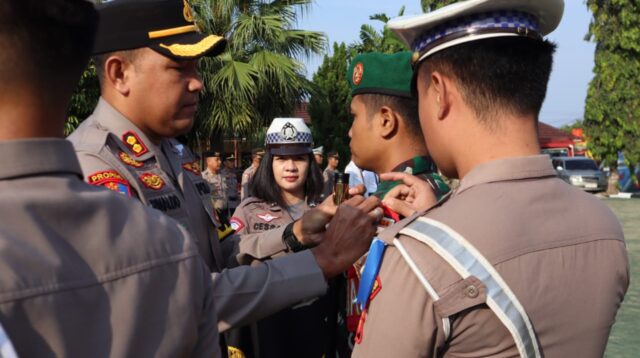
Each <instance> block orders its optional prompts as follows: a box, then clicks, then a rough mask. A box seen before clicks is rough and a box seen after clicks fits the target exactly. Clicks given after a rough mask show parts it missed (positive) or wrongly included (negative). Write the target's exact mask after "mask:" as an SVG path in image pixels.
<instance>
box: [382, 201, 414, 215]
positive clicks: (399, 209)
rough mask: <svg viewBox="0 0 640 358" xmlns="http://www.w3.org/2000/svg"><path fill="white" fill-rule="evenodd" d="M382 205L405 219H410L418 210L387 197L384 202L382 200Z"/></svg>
mask: <svg viewBox="0 0 640 358" xmlns="http://www.w3.org/2000/svg"><path fill="white" fill-rule="evenodd" d="M382 203H383V204H384V205H386V206H387V207H389V209H391V210H393V211H395V212H396V213H398V214H400V215H401V216H404V217H409V216H411V215H413V214H414V213H415V212H416V210H415V209H414V208H413V207H412V206H410V205H408V204H407V203H405V202H404V201H402V200H398V199H396V198H388V197H385V198H384V200H382Z"/></svg>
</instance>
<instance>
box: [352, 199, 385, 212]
mask: <svg viewBox="0 0 640 358" xmlns="http://www.w3.org/2000/svg"><path fill="white" fill-rule="evenodd" d="M379 205H380V199H378V198H377V197H375V196H370V197H368V198H367V200H364V201H363V202H362V203H360V205H358V206H357V208H358V209H360V210H362V211H364V212H365V213H368V212H370V211H372V210H373V209H375V208H376V207H378V206H379Z"/></svg>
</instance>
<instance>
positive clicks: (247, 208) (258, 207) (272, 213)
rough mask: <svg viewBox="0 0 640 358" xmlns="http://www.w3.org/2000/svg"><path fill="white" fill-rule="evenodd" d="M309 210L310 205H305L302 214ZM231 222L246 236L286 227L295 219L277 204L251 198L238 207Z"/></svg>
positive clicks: (238, 231)
mask: <svg viewBox="0 0 640 358" xmlns="http://www.w3.org/2000/svg"><path fill="white" fill-rule="evenodd" d="M309 208H310V207H309V205H307V204H306V203H304V206H303V207H302V208H301V210H300V212H301V213H303V212H305V211H307V210H309ZM229 221H230V223H231V225H232V227H233V228H234V230H236V232H237V233H239V234H245V233H261V232H265V231H268V230H272V229H276V228H279V227H285V226H287V224H289V223H291V222H293V221H295V219H294V218H293V217H291V214H290V213H289V212H288V211H287V210H286V209H283V208H281V207H280V206H279V205H277V204H275V203H273V204H270V203H267V202H265V201H264V200H262V199H258V198H255V197H249V198H247V199H246V200H244V201H243V202H242V204H240V206H238V208H237V209H236V211H235V212H234V213H233V217H232V218H231V219H230V220H229Z"/></svg>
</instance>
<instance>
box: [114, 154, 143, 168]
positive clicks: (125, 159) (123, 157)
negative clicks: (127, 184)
mask: <svg viewBox="0 0 640 358" xmlns="http://www.w3.org/2000/svg"><path fill="white" fill-rule="evenodd" d="M118 158H120V160H121V161H122V162H123V163H124V164H126V165H130V166H132V167H134V168H140V167H142V166H144V164H143V163H142V162H139V161H137V160H135V159H133V158H131V156H130V155H129V154H127V153H125V152H120V153H118Z"/></svg>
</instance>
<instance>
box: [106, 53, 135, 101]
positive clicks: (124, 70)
mask: <svg viewBox="0 0 640 358" xmlns="http://www.w3.org/2000/svg"><path fill="white" fill-rule="evenodd" d="M131 71H133V64H132V63H131V62H130V61H129V60H128V59H126V58H124V57H122V56H118V55H113V56H109V58H107V60H106V61H105V63H104V79H103V80H104V82H105V84H106V85H107V86H109V87H111V88H113V89H114V90H115V91H116V92H118V93H120V94H121V95H123V96H128V95H129V92H130V91H131V86H130V83H129V81H130V72H131Z"/></svg>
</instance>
